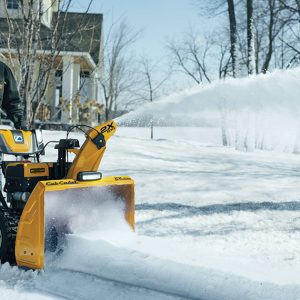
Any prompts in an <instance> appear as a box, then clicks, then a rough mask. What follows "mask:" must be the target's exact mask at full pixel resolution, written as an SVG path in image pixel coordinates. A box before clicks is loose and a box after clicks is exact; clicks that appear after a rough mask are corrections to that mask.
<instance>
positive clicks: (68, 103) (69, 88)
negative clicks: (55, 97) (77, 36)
mask: <svg viewBox="0 0 300 300" xmlns="http://www.w3.org/2000/svg"><path fill="white" fill-rule="evenodd" d="M62 77H63V78H62V96H63V99H64V103H63V105H62V107H61V108H62V112H61V122H62V123H65V124H70V123H71V121H72V99H73V84H74V58H73V57H72V56H64V57H63V76H62Z"/></svg>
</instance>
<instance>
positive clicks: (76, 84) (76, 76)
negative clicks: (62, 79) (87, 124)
mask: <svg viewBox="0 0 300 300" xmlns="http://www.w3.org/2000/svg"><path fill="white" fill-rule="evenodd" d="M79 89H80V64H74V70H73V99H72V101H74V102H73V107H72V123H73V124H77V123H78V122H79V111H78V103H79V101H80V97H79Z"/></svg>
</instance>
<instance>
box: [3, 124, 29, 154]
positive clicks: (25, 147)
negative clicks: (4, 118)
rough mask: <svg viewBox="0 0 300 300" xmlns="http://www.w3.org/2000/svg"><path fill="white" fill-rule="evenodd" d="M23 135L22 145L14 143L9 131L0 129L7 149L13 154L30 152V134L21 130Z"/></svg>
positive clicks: (11, 133)
mask: <svg viewBox="0 0 300 300" xmlns="http://www.w3.org/2000/svg"><path fill="white" fill-rule="evenodd" d="M20 132H22V134H23V143H16V142H15V140H14V136H13V132H12V131H11V130H5V129H1V130H0V134H1V135H2V136H3V137H4V140H5V142H6V144H7V146H8V147H9V149H10V150H11V151H12V152H14V153H28V152H30V151H31V143H32V133H31V131H24V130H21V131H20Z"/></svg>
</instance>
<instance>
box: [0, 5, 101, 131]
mask: <svg viewBox="0 0 300 300" xmlns="http://www.w3.org/2000/svg"><path fill="white" fill-rule="evenodd" d="M21 3H22V4H21ZM30 9H31V10H32V11H33V12H34V13H36V14H37V15H38V14H39V16H40V19H39V20H40V21H39V22H40V24H39V25H40V27H39V31H38V33H39V37H38V38H37V39H39V44H38V46H37V47H36V48H35V55H36V57H37V59H36V61H35V63H34V67H33V69H34V70H33V73H32V78H33V79H32V80H35V81H36V82H37V80H38V78H40V77H41V75H40V74H41V70H43V68H44V69H45V68H46V67H45V62H47V59H48V60H51V59H53V63H52V64H51V70H50V69H49V70H48V69H47V71H45V72H48V73H47V86H46V90H45V92H44V93H43V91H40V94H42V93H43V95H44V97H43V104H42V105H38V111H37V113H36V116H37V118H36V119H37V120H39V121H42V122H45V121H46V122H58V123H60V122H61V123H63V124H76V123H78V122H81V123H85V124H87V125H94V124H95V123H98V118H99V113H100V112H101V104H100V99H99V91H98V84H97V79H98V78H99V76H101V67H100V66H101V62H102V27H103V26H102V23H103V15H102V14H96V13H77V12H66V11H62V10H60V9H59V7H58V1H57V0H36V1H34V4H33V6H29V5H28V0H23V1H19V0H0V60H2V61H4V62H5V63H6V64H8V65H9V66H10V67H11V69H12V70H13V72H14V74H15V76H16V78H17V79H19V78H20V60H18V54H19V53H20V51H23V49H21V50H20V46H19V45H21V44H22V43H21V41H22V39H24V37H23V36H22V34H21V32H22V30H17V29H16V28H19V27H21V26H23V25H22V24H23V22H24V17H23V16H24V11H25V12H26V11H29V10H30ZM8 20H12V21H13V22H14V24H15V25H14V26H10V23H9V22H10V21H8ZM12 21H11V22H12ZM12 28H13V29H14V30H15V31H14V32H13V36H14V42H12V41H11V40H10V38H9V36H10V35H12ZM53 32H55V34H56V42H57V44H55V48H53V47H54V46H53ZM49 65H50V64H49ZM37 85H38V86H39V84H37ZM37 94H39V91H37Z"/></svg>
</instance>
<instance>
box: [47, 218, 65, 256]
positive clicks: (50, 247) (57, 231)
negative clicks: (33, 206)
mask: <svg viewBox="0 0 300 300" xmlns="http://www.w3.org/2000/svg"><path fill="white" fill-rule="evenodd" d="M70 233H71V232H70V230H69V229H68V226H67V225H65V224H64V225H62V224H59V223H58V224H57V223H56V220H52V222H51V223H50V224H47V225H46V230H45V252H51V253H54V254H57V255H60V254H62V252H63V251H64V248H65V247H66V245H67V238H66V235H67V234H70Z"/></svg>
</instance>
